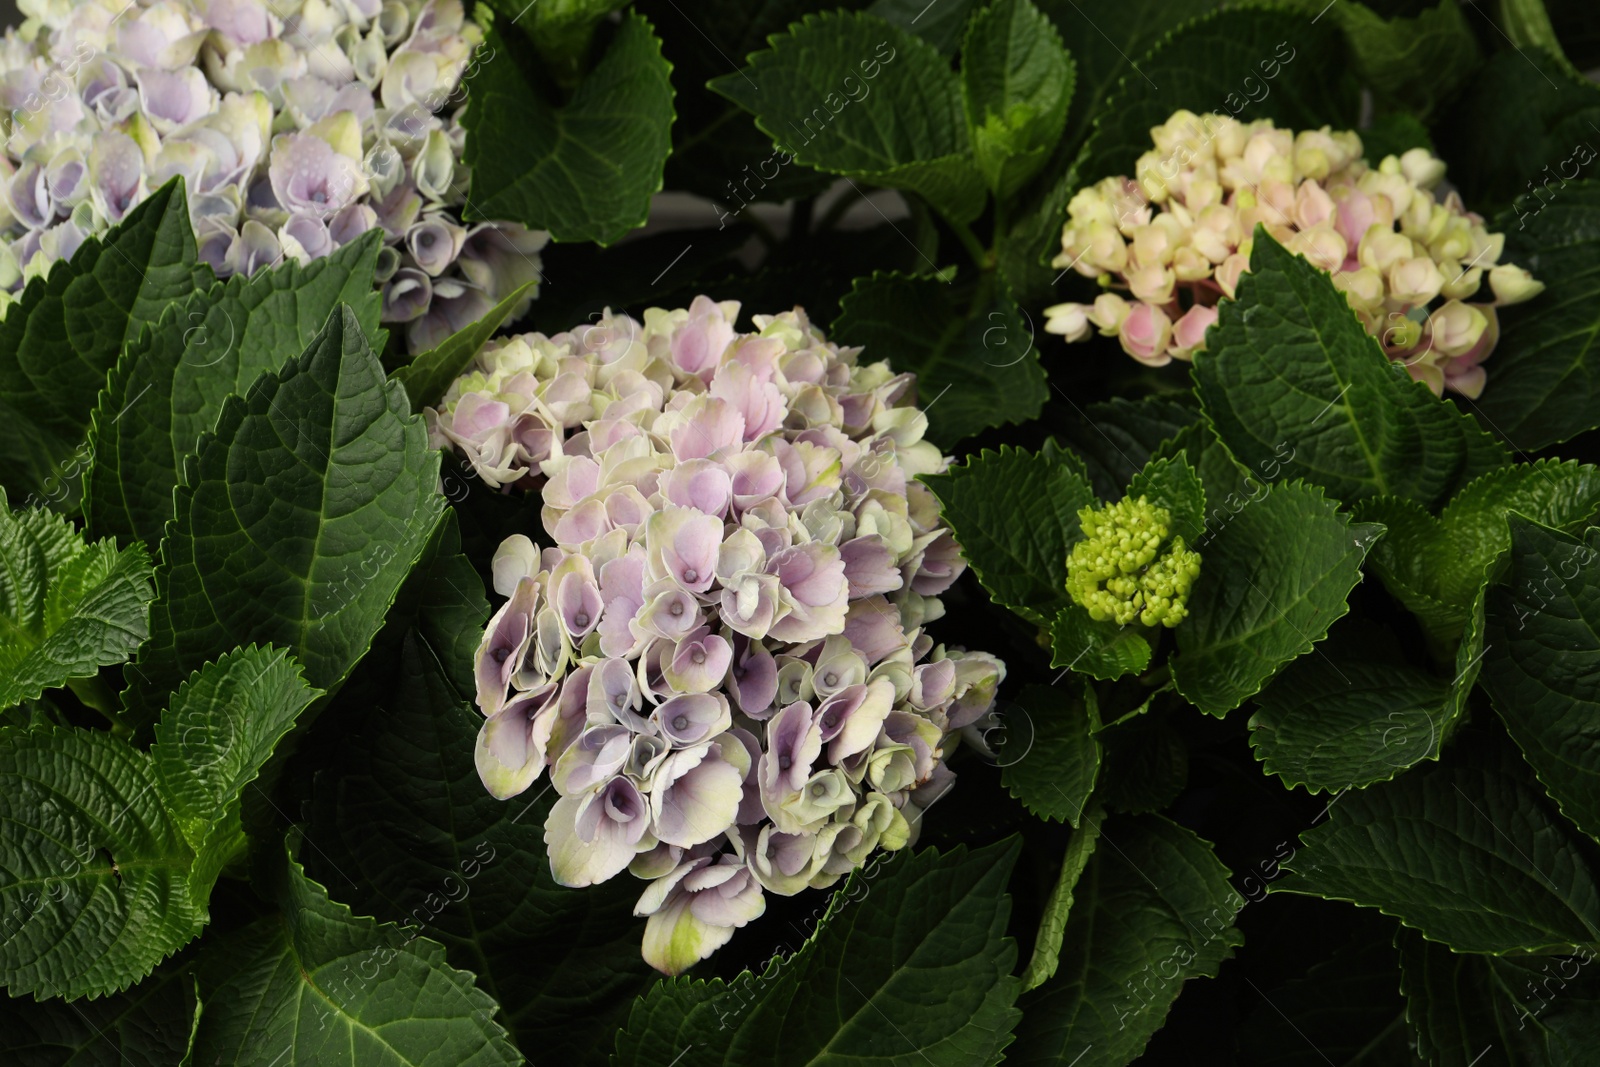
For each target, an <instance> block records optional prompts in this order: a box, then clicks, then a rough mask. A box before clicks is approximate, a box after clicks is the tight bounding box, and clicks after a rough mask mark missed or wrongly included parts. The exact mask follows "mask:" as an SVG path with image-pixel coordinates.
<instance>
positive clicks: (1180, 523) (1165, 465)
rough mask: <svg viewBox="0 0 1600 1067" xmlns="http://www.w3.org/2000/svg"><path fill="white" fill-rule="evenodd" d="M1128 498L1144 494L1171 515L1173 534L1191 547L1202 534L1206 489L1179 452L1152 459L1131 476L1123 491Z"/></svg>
mask: <svg viewBox="0 0 1600 1067" xmlns="http://www.w3.org/2000/svg"><path fill="white" fill-rule="evenodd" d="M1124 495H1125V496H1127V497H1129V498H1130V499H1134V500H1137V499H1138V498H1140V497H1144V498H1146V499H1148V500H1149V501H1150V503H1151V504H1154V505H1155V506H1156V507H1158V508H1166V509H1167V511H1168V512H1170V513H1171V515H1172V530H1171V532H1172V535H1173V536H1175V537H1181V538H1183V540H1184V542H1185V543H1186V544H1188V545H1189V546H1190V547H1191V548H1192V547H1193V546H1194V545H1196V544H1198V543H1199V542H1200V541H1201V540H1202V539H1204V537H1205V533H1206V490H1205V486H1203V485H1201V484H1200V475H1199V474H1198V473H1197V472H1196V471H1195V469H1194V467H1193V466H1192V465H1191V464H1190V463H1189V457H1188V455H1187V454H1185V453H1182V452H1179V453H1177V454H1176V455H1173V456H1163V457H1162V458H1160V459H1155V460H1151V461H1150V462H1149V463H1148V464H1146V465H1145V467H1144V469H1143V470H1141V471H1139V473H1138V474H1135V475H1134V476H1133V479H1132V480H1131V481H1130V482H1129V483H1128V491H1127V493H1125V494H1124Z"/></svg>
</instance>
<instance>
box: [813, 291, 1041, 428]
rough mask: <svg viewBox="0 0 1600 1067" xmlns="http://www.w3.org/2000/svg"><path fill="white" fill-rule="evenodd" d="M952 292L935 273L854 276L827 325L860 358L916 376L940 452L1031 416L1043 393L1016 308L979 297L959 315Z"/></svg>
mask: <svg viewBox="0 0 1600 1067" xmlns="http://www.w3.org/2000/svg"><path fill="white" fill-rule="evenodd" d="M954 295H955V294H954V293H953V292H952V287H951V285H950V284H949V283H947V282H941V281H939V280H938V279H937V278H931V277H911V276H908V275H904V274H883V273H878V274H874V275H872V277H870V278H857V279H856V282H855V285H854V286H853V287H852V288H851V290H850V292H849V294H848V295H846V296H845V297H844V299H843V300H841V301H840V302H839V308H840V310H839V317H838V319H836V320H835V322H834V324H833V337H834V339H835V340H836V341H838V342H839V343H841V344H851V345H862V346H864V347H865V349H866V350H865V351H864V352H863V353H862V356H863V358H864V359H867V360H874V359H886V360H888V361H889V365H890V366H891V367H893V368H894V370H895V371H896V372H897V373H899V372H903V371H910V372H912V373H914V374H916V376H917V393H918V396H919V398H920V399H921V402H922V407H923V409H924V410H926V411H927V412H928V434H927V436H928V439H929V440H930V441H932V442H934V443H935V444H937V445H938V446H939V447H940V448H941V449H943V450H945V451H947V452H948V451H951V450H953V449H954V448H955V446H956V444H957V443H958V442H960V441H963V440H965V439H966V438H968V437H971V436H972V435H973V434H975V433H978V432H979V431H980V430H986V429H988V428H989V427H991V426H1001V425H1004V424H1006V423H1013V422H1027V421H1028V420H1029V419H1033V418H1037V417H1038V414H1039V411H1040V409H1041V408H1043V406H1044V401H1045V397H1046V395H1047V390H1046V389H1045V380H1044V368H1043V367H1042V366H1041V365H1040V363H1039V353H1038V350H1037V349H1035V347H1034V344H1033V330H1032V326H1031V324H1030V323H1028V322H1027V321H1025V320H1024V319H1023V317H1022V315H1021V313H1020V311H1019V309H1018V307H1017V305H1016V304H1015V303H1013V302H1012V301H1011V300H1010V298H1008V297H1005V296H1003V295H997V296H994V297H992V298H987V299H986V298H984V297H983V296H982V295H981V294H980V296H979V297H978V298H977V303H976V304H975V305H974V307H973V309H972V311H971V313H970V314H963V312H962V310H961V306H960V305H959V304H958V303H956V302H955V301H954V300H953V299H952V298H953V297H954ZM935 407H937V409H938V410H937V411H935V410H933V409H934V408H935Z"/></svg>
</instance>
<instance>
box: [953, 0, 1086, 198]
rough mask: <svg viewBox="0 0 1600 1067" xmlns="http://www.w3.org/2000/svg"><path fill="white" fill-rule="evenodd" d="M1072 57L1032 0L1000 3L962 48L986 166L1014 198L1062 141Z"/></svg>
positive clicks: (964, 88)
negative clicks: (1057, 143) (1059, 141)
mask: <svg viewBox="0 0 1600 1067" xmlns="http://www.w3.org/2000/svg"><path fill="white" fill-rule="evenodd" d="M1073 78H1074V72H1073V66H1072V57H1071V56H1069V55H1068V54H1067V50H1066V49H1065V48H1064V47H1062V44H1061V35H1060V34H1059V33H1057V32H1056V28H1055V27H1054V26H1052V25H1051V24H1050V20H1049V19H1047V18H1045V17H1044V16H1043V15H1042V14H1040V13H1039V9H1038V8H1036V7H1034V6H1033V4H1032V3H1030V2H1029V0H995V3H993V4H991V5H990V6H989V7H987V8H985V9H984V10H983V11H982V12H980V13H979V14H978V16H977V17H976V18H974V19H973V20H972V22H971V24H970V25H969V26H968V28H967V36H966V41H965V43H963V45H962V46H961V101H962V105H963V107H964V109H965V111H966V116H967V132H968V134H969V135H970V136H971V138H972V148H973V153H974V155H975V156H976V157H977V162H978V169H979V170H981V171H982V172H983V176H984V178H985V179H986V180H987V181H988V183H989V189H990V191H991V192H993V193H994V195H995V196H997V197H1000V198H1006V197H1010V196H1011V195H1013V194H1014V193H1016V191H1017V190H1018V189H1019V188H1021V186H1022V185H1023V183H1025V182H1026V181H1027V180H1028V179H1029V178H1031V177H1033V175H1034V174H1036V173H1037V172H1038V170H1039V168H1040V167H1042V166H1044V164H1045V161H1046V160H1047V159H1048V158H1049V157H1050V152H1051V149H1053V148H1054V147H1055V145H1056V142H1057V141H1058V140H1060V138H1061V129H1062V127H1063V126H1064V125H1065V124H1066V121H1067V107H1068V105H1069V104H1070V103H1071V102H1072V85H1073Z"/></svg>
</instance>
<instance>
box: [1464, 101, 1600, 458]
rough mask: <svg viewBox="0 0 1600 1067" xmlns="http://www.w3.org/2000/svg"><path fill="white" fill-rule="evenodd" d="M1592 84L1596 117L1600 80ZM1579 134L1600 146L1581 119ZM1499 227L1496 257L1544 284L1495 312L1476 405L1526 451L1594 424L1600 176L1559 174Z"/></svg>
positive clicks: (1599, 416) (1598, 404)
mask: <svg viewBox="0 0 1600 1067" xmlns="http://www.w3.org/2000/svg"><path fill="white" fill-rule="evenodd" d="M1589 91H1590V92H1592V93H1594V94H1595V97H1596V102H1595V105H1594V107H1593V108H1592V110H1591V114H1592V116H1593V118H1594V120H1595V121H1596V122H1597V123H1600V88H1591V89H1590V90H1589ZM1548 95H1554V94H1548ZM1583 136H1584V137H1585V138H1588V139H1590V143H1592V144H1595V145H1600V136H1597V135H1595V134H1594V132H1593V131H1592V130H1589V129H1587V127H1586V128H1585V131H1584V134H1583ZM1584 147H1585V148H1586V149H1587V151H1588V153H1589V158H1590V159H1591V160H1592V159H1593V158H1594V149H1593V148H1588V147H1587V145H1585V146H1584ZM1562 169H1563V170H1565V169H1566V168H1565V167H1563V168H1562ZM1592 169H1593V168H1591V170H1592ZM1576 172H1577V171H1576V169H1575V168H1574V169H1573V170H1572V171H1571V172H1570V173H1576ZM1495 228H1496V229H1497V230H1504V231H1505V234H1506V249H1505V253H1504V254H1503V255H1502V256H1501V262H1503V263H1515V264H1517V265H1518V266H1521V267H1526V268H1527V269H1528V270H1530V271H1532V272H1533V274H1534V277H1536V278H1538V279H1539V280H1540V281H1542V282H1544V283H1545V286H1546V288H1545V291H1544V292H1543V293H1540V294H1539V295H1538V296H1536V297H1534V298H1533V299H1532V300H1530V301H1528V302H1527V303H1525V304H1518V305H1515V306H1513V307H1508V308H1502V309H1501V310H1500V313H1499V315H1500V343H1499V344H1498V345H1496V346H1495V352H1494V362H1493V363H1492V364H1491V365H1490V367H1491V370H1490V374H1489V384H1488V385H1487V386H1485V387H1484V391H1483V396H1481V397H1479V398H1478V400H1477V401H1476V402H1475V404H1474V406H1473V408H1472V410H1473V411H1475V412H1476V413H1477V414H1478V415H1479V416H1480V417H1481V418H1482V419H1483V423H1484V425H1485V426H1488V427H1489V428H1491V429H1493V430H1494V431H1495V432H1496V433H1498V434H1501V435H1503V436H1504V437H1505V438H1506V439H1507V440H1508V441H1510V442H1511V444H1512V446H1513V447H1515V448H1517V449H1518V450H1521V451H1528V450H1532V449H1537V448H1543V447H1544V446H1546V445H1549V444H1554V443H1555V442H1557V441H1565V440H1566V439H1567V438H1569V437H1573V436H1575V435H1576V434H1579V433H1582V432H1583V431H1584V430H1590V429H1594V428H1595V427H1596V426H1600V341H1597V340H1596V337H1597V333H1600V181H1594V180H1586V181H1580V182H1560V181H1558V182H1556V183H1555V184H1554V185H1552V186H1551V188H1550V189H1542V192H1541V193H1540V195H1538V196H1530V197H1528V198H1526V200H1525V202H1523V203H1520V204H1519V205H1518V208H1517V210H1515V211H1514V212H1512V213H1511V214H1508V215H1505V216H1502V217H1501V219H1500V220H1499V223H1498V225H1497V226H1496V227H1495Z"/></svg>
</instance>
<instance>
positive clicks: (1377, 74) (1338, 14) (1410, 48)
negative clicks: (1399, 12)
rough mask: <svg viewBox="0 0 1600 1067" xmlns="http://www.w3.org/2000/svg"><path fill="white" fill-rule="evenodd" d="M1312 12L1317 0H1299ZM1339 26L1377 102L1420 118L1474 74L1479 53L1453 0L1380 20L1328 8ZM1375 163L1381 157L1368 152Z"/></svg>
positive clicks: (1354, 8)
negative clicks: (1408, 109)
mask: <svg viewBox="0 0 1600 1067" xmlns="http://www.w3.org/2000/svg"><path fill="white" fill-rule="evenodd" d="M1302 6H1303V8H1304V9H1305V10H1307V11H1310V12H1313V13H1315V11H1316V10H1317V9H1318V8H1320V7H1321V6H1322V4H1321V2H1320V0H1304V3H1303V5H1302ZM1330 14H1332V15H1333V16H1334V17H1335V18H1337V19H1338V20H1339V24H1340V26H1341V27H1342V28H1343V29H1344V33H1345V39H1346V40H1348V41H1349V42H1350V54H1351V56H1352V57H1353V58H1354V60H1355V69H1356V73H1357V74H1359V75H1360V76H1361V81H1362V83H1363V84H1364V85H1366V86H1367V87H1368V88H1370V89H1371V90H1372V91H1373V92H1374V93H1375V94H1376V95H1377V96H1378V97H1379V99H1381V100H1384V101H1386V102H1393V103H1396V104H1398V105H1400V106H1402V107H1407V108H1410V109H1412V110H1414V111H1415V112H1417V113H1418V114H1419V115H1421V116H1423V117H1424V118H1426V117H1427V116H1428V115H1429V114H1430V113H1431V112H1432V111H1433V109H1434V108H1435V107H1437V106H1438V105H1439V103H1440V102H1441V101H1443V100H1446V99H1448V98H1449V97H1450V95H1451V94H1452V93H1454V92H1455V91H1456V90H1457V89H1459V88H1460V87H1461V86H1462V85H1463V84H1464V83H1465V82H1466V81H1467V79H1468V78H1470V77H1471V76H1472V75H1473V73H1475V72H1476V70H1477V68H1478V65H1479V62H1480V59H1481V57H1480V56H1479V54H1478V42H1477V40H1476V39H1475V38H1474V37H1473V36H1472V27H1471V26H1469V25H1468V24H1467V17H1466V16H1465V15H1463V14H1462V13H1461V9H1460V8H1459V7H1457V6H1456V0H1439V3H1438V4H1437V5H1435V6H1433V7H1429V8H1428V9H1426V10H1425V11H1423V12H1422V13H1421V14H1419V15H1417V16H1415V17H1413V18H1393V19H1385V18H1384V17H1383V16H1381V15H1379V14H1378V13H1377V12H1375V11H1373V10H1372V9H1371V8H1369V7H1366V6H1365V5H1363V4H1359V3H1349V4H1335V5H1334V8H1333V11H1332V12H1330ZM1367 158H1368V159H1370V160H1371V161H1372V162H1373V163H1374V164H1376V163H1377V162H1378V161H1379V160H1380V159H1382V158H1383V157H1382V156H1381V155H1376V154H1374V153H1372V152H1370V151H1369V152H1368V153H1367Z"/></svg>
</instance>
